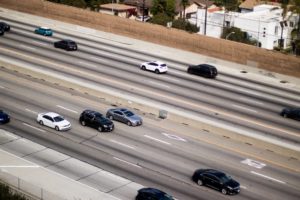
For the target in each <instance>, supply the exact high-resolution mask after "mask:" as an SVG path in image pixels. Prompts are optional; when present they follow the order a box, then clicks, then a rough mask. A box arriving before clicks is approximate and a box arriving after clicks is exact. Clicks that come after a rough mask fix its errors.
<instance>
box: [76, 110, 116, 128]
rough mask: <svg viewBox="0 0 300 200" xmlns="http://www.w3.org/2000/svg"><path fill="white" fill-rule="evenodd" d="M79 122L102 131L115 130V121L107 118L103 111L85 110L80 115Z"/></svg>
mask: <svg viewBox="0 0 300 200" xmlns="http://www.w3.org/2000/svg"><path fill="white" fill-rule="evenodd" d="M79 122H80V124H81V125H82V126H86V125H87V126H90V127H93V128H96V129H98V131H100V132H102V131H113V130H114V123H113V122H112V121H111V120H110V119H107V118H105V117H104V116H103V115H102V114H101V113H99V112H96V111H92V110H85V111H83V112H82V113H81V115H80V118H79Z"/></svg>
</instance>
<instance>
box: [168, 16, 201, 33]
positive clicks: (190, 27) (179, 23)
mask: <svg viewBox="0 0 300 200" xmlns="http://www.w3.org/2000/svg"><path fill="white" fill-rule="evenodd" d="M172 27H173V28H177V29H182V30H185V31H188V32H190V33H197V32H198V31H199V28H198V27H197V26H196V25H194V24H191V23H190V22H189V21H186V20H185V19H184V18H179V19H177V20H174V21H173V24H172Z"/></svg>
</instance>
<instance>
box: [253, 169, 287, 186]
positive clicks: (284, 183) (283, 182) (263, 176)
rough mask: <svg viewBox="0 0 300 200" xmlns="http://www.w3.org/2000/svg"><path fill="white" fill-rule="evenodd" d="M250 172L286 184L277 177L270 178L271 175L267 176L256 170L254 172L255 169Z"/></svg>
mask: <svg viewBox="0 0 300 200" xmlns="http://www.w3.org/2000/svg"><path fill="white" fill-rule="evenodd" d="M251 173H252V174H255V175H257V176H261V177H263V178H266V179H269V180H272V181H276V182H278V183H282V184H286V182H283V181H281V180H278V179H275V178H272V177H269V176H266V175H263V174H260V173H257V172H255V171H251Z"/></svg>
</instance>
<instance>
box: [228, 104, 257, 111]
mask: <svg viewBox="0 0 300 200" xmlns="http://www.w3.org/2000/svg"><path fill="white" fill-rule="evenodd" d="M232 105H233V106H234V107H237V108H240V109H244V110H247V111H251V112H255V113H257V111H256V110H252V109H249V108H246V107H243V106H239V105H235V104H232Z"/></svg>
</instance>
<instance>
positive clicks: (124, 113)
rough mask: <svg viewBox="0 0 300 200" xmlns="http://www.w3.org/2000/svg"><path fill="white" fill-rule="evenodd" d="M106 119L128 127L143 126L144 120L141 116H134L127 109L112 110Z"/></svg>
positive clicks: (108, 112)
mask: <svg viewBox="0 0 300 200" xmlns="http://www.w3.org/2000/svg"><path fill="white" fill-rule="evenodd" d="M106 117H107V118H109V119H111V120H117V121H120V122H123V123H125V124H127V125H128V126H138V125H142V123H143V120H142V118H141V117H140V116H138V115H136V114H134V113H133V112H131V111H130V110H128V109H126V108H112V109H109V110H108V111H107V113H106Z"/></svg>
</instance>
